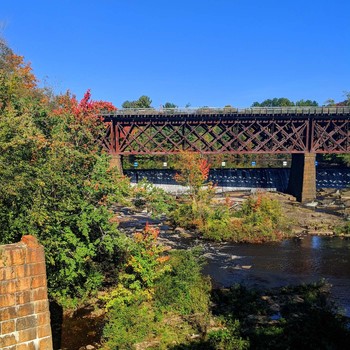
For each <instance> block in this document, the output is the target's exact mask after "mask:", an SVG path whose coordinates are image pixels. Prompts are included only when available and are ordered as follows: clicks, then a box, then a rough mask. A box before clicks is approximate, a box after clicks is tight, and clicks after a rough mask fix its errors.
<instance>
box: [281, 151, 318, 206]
mask: <svg viewBox="0 0 350 350" xmlns="http://www.w3.org/2000/svg"><path fill="white" fill-rule="evenodd" d="M315 159H316V155H315V153H305V154H293V155H292V166H291V169H290V175H289V183H288V192H289V193H290V194H292V195H293V196H295V197H296V199H297V200H298V201H299V202H302V203H304V202H310V201H312V200H314V199H315V198H316V166H315Z"/></svg>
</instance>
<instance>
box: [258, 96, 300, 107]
mask: <svg viewBox="0 0 350 350" xmlns="http://www.w3.org/2000/svg"><path fill="white" fill-rule="evenodd" d="M292 106H294V102H292V101H290V100H289V99H288V98H285V97H280V98H276V97H275V98H273V99H267V100H264V101H263V102H261V103H259V102H254V103H253V104H252V107H292Z"/></svg>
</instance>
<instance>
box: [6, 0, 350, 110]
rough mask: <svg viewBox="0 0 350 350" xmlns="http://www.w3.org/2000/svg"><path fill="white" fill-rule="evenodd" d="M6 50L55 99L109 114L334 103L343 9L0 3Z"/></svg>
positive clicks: (349, 78) (335, 0)
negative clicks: (136, 109)
mask: <svg viewBox="0 0 350 350" xmlns="http://www.w3.org/2000/svg"><path fill="white" fill-rule="evenodd" d="M0 28H2V29H1V33H2V36H3V37H4V38H5V40H6V41H7V43H8V44H9V46H10V47H11V48H12V49H13V50H14V51H15V52H16V53H17V54H21V55H23V56H25V59H26V60H27V61H29V62H31V64H32V67H33V68H34V73H35V74H36V76H37V77H38V78H39V79H40V80H41V81H42V82H44V81H46V82H47V85H49V86H51V87H53V88H54V90H55V91H56V92H57V93H59V92H65V91H66V90H67V89H69V90H70V91H71V92H73V93H74V94H76V95H77V97H78V98H81V97H82V96H83V93H84V92H85V91H86V90H87V89H91V92H92V97H93V99H94V100H107V101H111V102H113V103H114V104H115V105H116V106H117V107H118V106H120V105H121V104H122V102H124V101H125V100H135V99H138V97H140V96H141V95H148V96H149V97H150V98H151V99H152V100H153V106H154V107H158V106H159V105H160V104H164V103H165V102H167V101H169V102H173V103H175V104H177V105H178V106H184V105H186V104H187V103H190V104H191V106H193V107H195V106H215V107H220V106H224V105H226V104H231V105H233V106H236V107H247V106H250V105H251V104H252V103H253V102H254V101H259V102H261V101H263V100H264V99H267V98H273V97H287V98H289V99H291V100H293V101H295V100H299V99H302V98H303V99H312V100H316V101H318V102H319V103H320V104H322V103H324V102H325V101H326V100H327V99H328V98H333V99H335V100H336V101H341V100H344V91H349V90H350V41H349V38H350V1H349V0H332V1H329V0H317V1H316V0H293V1H289V0H278V1H277V0H264V1H258V0H254V1H253V0H186V1H185V0H144V1H141V0H120V1H118V0H94V1H92V0H85V1H81V0H30V1H29V0H0Z"/></svg>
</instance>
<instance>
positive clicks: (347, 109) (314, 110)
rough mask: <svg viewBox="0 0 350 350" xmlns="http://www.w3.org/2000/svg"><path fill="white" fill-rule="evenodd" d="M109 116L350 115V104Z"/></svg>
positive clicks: (139, 110)
mask: <svg viewBox="0 0 350 350" xmlns="http://www.w3.org/2000/svg"><path fill="white" fill-rule="evenodd" d="M101 114H102V116H103V115H108V116H113V115H114V116H131V115H139V116H142V115H159V116H171V115H225V114H235V115H303V116H305V115H344V114H348V115H350V106H336V107H299V106H293V107H248V108H235V107H223V108H220V107H219V108H217V107H198V108H158V109H156V108H124V109H118V110H116V111H115V112H105V113H104V112H102V113H101Z"/></svg>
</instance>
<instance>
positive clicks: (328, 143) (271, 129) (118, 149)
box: [102, 107, 350, 202]
mask: <svg viewBox="0 0 350 350" xmlns="http://www.w3.org/2000/svg"><path fill="white" fill-rule="evenodd" d="M103 118H104V121H105V122H106V123H107V128H106V134H105V137H104V138H103V140H102V144H103V146H104V147H105V149H106V150H107V151H108V152H109V153H110V154H111V155H112V165H113V166H117V167H118V169H119V170H120V171H122V166H121V156H123V155H150V154H152V155H167V154H174V153H179V152H184V151H185V152H198V153H201V154H203V155H205V154H292V166H291V173H290V179H289V188H288V191H289V193H291V194H293V195H294V196H295V197H296V198H297V199H298V200H299V201H301V202H307V201H312V200H313V199H314V198H315V196H316V169H315V154H316V153H349V152H350V107H335V108H323V107H322V108H318V107H313V108H311V107H310V108H299V107H293V108H260V109H259V108H248V109H244V110H238V109H229V110H228V109H210V108H205V109H198V110H177V109H171V110H155V109H149V110H120V111H116V112H115V113H114V114H112V115H111V114H109V115H105V116H103Z"/></svg>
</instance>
